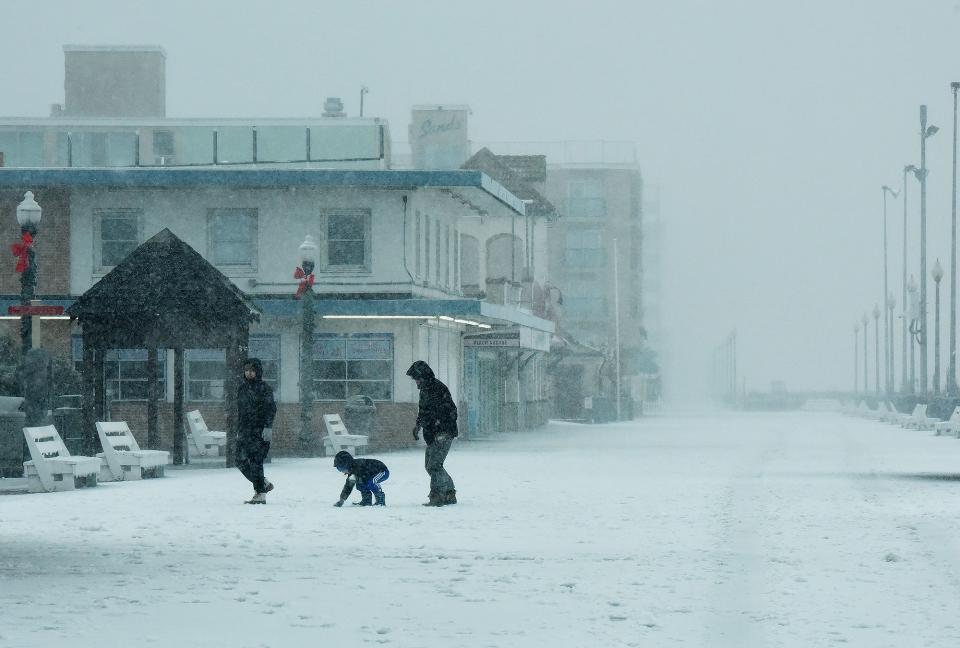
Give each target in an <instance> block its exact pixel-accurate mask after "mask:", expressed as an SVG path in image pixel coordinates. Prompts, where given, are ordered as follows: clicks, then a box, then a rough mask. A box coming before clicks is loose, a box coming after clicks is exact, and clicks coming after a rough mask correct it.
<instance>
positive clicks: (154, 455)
mask: <svg viewBox="0 0 960 648" xmlns="http://www.w3.org/2000/svg"><path fill="white" fill-rule="evenodd" d="M97 435H99V437H100V445H101V446H103V452H99V453H97V456H98V457H100V458H101V459H103V462H102V465H101V467H100V481H126V480H132V479H143V478H144V477H163V472H164V466H166V465H167V464H168V463H170V453H169V452H167V451H166V450H141V449H140V445H139V444H138V443H137V440H136V438H134V436H133V433H132V432H131V431H130V427H129V426H128V425H127V423H126V421H97Z"/></svg>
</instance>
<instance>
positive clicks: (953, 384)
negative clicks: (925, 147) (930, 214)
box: [947, 81, 960, 397]
mask: <svg viewBox="0 0 960 648" xmlns="http://www.w3.org/2000/svg"><path fill="white" fill-rule="evenodd" d="M950 89H951V90H952V91H953V182H952V185H951V191H950V363H949V364H948V365H947V395H949V396H954V397H955V396H957V395H958V394H960V390H958V389H957V91H958V90H960V81H954V82H953V83H951V84H950Z"/></svg>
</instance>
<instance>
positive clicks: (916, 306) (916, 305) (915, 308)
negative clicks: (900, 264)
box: [907, 275, 920, 394]
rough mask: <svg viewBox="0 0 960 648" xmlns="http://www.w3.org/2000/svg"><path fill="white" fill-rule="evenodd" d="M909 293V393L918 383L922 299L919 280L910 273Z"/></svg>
mask: <svg viewBox="0 0 960 648" xmlns="http://www.w3.org/2000/svg"><path fill="white" fill-rule="evenodd" d="M907 293H908V294H909V295H910V310H909V315H908V316H907V320H908V321H909V322H910V325H909V326H910V384H909V386H908V388H907V393H908V394H912V393H913V392H914V390H915V389H916V385H917V373H916V367H917V361H916V345H915V344H914V341H915V338H916V337H917V336H918V335H919V334H920V322H919V318H920V299H919V298H918V297H917V281H916V279H914V278H913V275H910V282H909V283H908V284H907Z"/></svg>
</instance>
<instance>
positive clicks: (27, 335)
mask: <svg viewBox="0 0 960 648" xmlns="http://www.w3.org/2000/svg"><path fill="white" fill-rule="evenodd" d="M42 211H43V210H41V209H40V205H38V204H37V201H36V200H34V199H33V192H32V191H28V192H27V193H25V194H24V196H23V202H21V203H20V204H19V205H17V222H18V223H20V242H19V243H14V244H13V253H14V254H15V255H16V256H17V268H16V269H17V272H19V273H20V304H21V306H22V307H23V312H22V314H21V315H20V340H21V344H22V352H23V357H24V358H26V357H27V351H29V350H30V349H31V348H33V320H31V319H30V316H29V315H28V314H27V307H29V306H30V301H31V300H32V299H33V296H34V292H35V290H36V287H37V260H36V255H35V254H34V251H33V239H34V238H35V237H36V235H37V228H38V227H39V226H40V216H41V214H42Z"/></svg>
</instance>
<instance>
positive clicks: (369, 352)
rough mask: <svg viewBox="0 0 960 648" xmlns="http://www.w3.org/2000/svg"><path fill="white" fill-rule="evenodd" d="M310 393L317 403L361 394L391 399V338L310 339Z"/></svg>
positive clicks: (379, 399)
mask: <svg viewBox="0 0 960 648" xmlns="http://www.w3.org/2000/svg"><path fill="white" fill-rule="evenodd" d="M313 394H314V399H315V400H319V401H326V400H343V399H345V398H349V397H350V396H356V395H358V394H363V395H365V396H369V397H370V398H372V399H373V400H377V401H388V400H392V399H393V335H392V334H390V333H383V334H362V335H331V334H318V335H316V336H314V340H313Z"/></svg>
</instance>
